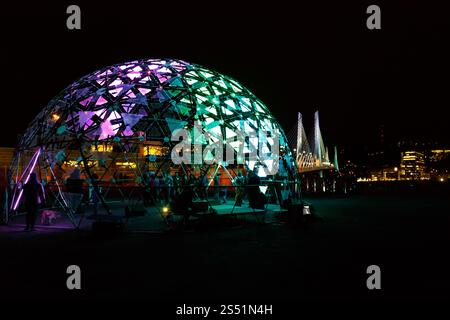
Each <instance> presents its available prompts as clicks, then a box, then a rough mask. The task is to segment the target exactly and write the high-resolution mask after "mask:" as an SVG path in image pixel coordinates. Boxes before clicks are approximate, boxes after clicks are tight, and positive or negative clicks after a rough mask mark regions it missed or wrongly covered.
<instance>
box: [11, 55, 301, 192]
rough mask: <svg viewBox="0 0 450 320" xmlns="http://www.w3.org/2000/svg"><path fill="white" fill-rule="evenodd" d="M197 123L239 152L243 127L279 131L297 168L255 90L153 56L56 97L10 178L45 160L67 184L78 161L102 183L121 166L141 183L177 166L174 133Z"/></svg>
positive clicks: (289, 164)
mask: <svg viewBox="0 0 450 320" xmlns="http://www.w3.org/2000/svg"><path fill="white" fill-rule="evenodd" d="M196 122H198V123H200V124H201V125H202V127H201V130H202V134H207V136H206V138H205V137H202V141H201V143H202V144H208V143H217V141H218V137H219V136H220V137H222V139H223V141H224V142H223V144H224V146H226V147H227V148H231V150H234V151H236V152H237V150H238V149H239V148H241V147H242V146H240V145H239V144H240V142H239V141H236V140H235V139H233V138H234V137H235V136H236V132H237V131H240V132H248V131H254V132H257V133H258V132H261V131H262V130H264V131H268V132H272V133H275V134H277V135H278V137H279V148H280V151H281V154H280V162H281V160H282V165H281V167H282V170H281V171H282V172H281V173H282V174H284V175H286V176H287V175H288V173H289V172H290V175H291V176H293V174H294V173H295V170H296V169H295V166H294V161H293V159H292V154H291V151H290V150H289V147H288V144H287V140H286V137H285V135H284V132H283V130H282V128H281V126H280V125H279V124H278V122H277V121H276V119H275V118H274V117H273V116H272V114H271V113H270V111H269V110H268V109H267V107H266V106H265V105H264V103H263V102H261V101H260V100H259V99H258V98H257V97H256V96H255V95H253V94H252V93H251V92H250V91H249V90H248V89H246V88H245V87H244V86H242V85H241V84H240V83H238V82H237V81H235V80H233V79H231V78H230V77H227V76H224V75H221V74H220V73H218V72H215V71H212V70H208V69H206V68H203V67H201V66H199V65H196V64H191V63H187V62H185V61H181V60H174V59H148V60H136V61H132V62H127V63H122V64H116V65H113V66H109V67H105V68H103V69H101V70H98V71H95V72H93V73H91V74H88V75H86V76H84V77H82V78H81V79H79V80H78V81H76V82H74V83H73V84H71V85H69V86H68V87H67V88H65V89H64V90H63V91H62V92H60V93H59V94H58V95H57V96H56V97H55V98H53V99H52V100H51V101H50V102H49V104H48V105H47V106H46V107H45V108H44V109H43V110H42V111H41V112H40V113H39V114H38V115H37V116H36V118H35V119H34V120H33V121H32V122H31V124H30V125H29V127H28V129H27V130H26V131H25V133H24V134H23V136H22V137H21V139H20V142H19V144H18V148H17V152H16V156H15V158H14V160H13V162H12V165H11V169H12V170H11V172H10V179H11V180H12V184H17V183H18V182H20V180H21V179H23V178H22V177H26V176H27V173H26V172H27V170H28V171H30V170H34V166H39V165H40V170H44V171H45V172H46V173H44V176H47V177H48V178H47V180H55V181H61V182H62V181H64V179H66V178H67V176H68V174H69V173H70V172H69V171H70V170H68V168H69V167H70V166H72V167H80V168H81V170H82V174H85V178H88V177H90V176H91V175H90V174H91V173H93V172H94V171H97V172H98V173H99V175H100V180H102V179H106V178H107V177H108V176H109V177H110V178H111V177H115V176H116V174H117V172H118V171H120V170H119V169H118V168H119V167H120V168H122V169H123V168H124V167H126V168H127V169H129V170H131V171H132V172H133V175H134V177H133V178H135V181H134V183H135V184H139V183H140V182H141V181H142V176H143V174H144V173H145V172H146V171H147V170H149V167H151V168H150V169H151V170H159V168H161V167H162V166H163V165H164V163H166V164H167V166H169V167H170V166H171V165H172V164H171V163H170V154H171V152H170V151H171V149H173V148H174V146H176V144H177V143H178V142H177V141H172V139H171V134H172V133H173V132H174V131H176V130H178V129H188V130H193V128H194V123H196ZM258 139H260V137H259V136H257V137H256V142H252V140H251V139H250V140H249V139H247V140H245V141H244V144H245V145H244V149H248V146H249V145H250V144H252V143H256V144H258V143H261V141H258ZM264 143H265V144H266V147H267V148H266V149H268V150H269V151H274V150H270V149H271V148H275V147H278V144H275V143H274V141H273V139H271V138H270V137H269V138H267V137H266V138H265V139H264ZM241 144H242V142H241ZM247 151H248V150H247ZM37 152H39V154H38V155H36V153H37ZM39 157H40V158H39ZM257 157H258V155H257ZM38 158H39V159H41V160H38ZM276 161H278V159H277V160H276ZM33 162H34V164H33ZM30 163H31V164H32V165H31V166H30ZM257 163H258V159H256V161H246V162H245V165H246V166H247V167H248V168H249V169H251V170H253V169H254V168H255V165H257ZM217 165H219V164H217ZM270 165H271V166H272V165H273V161H272V164H270ZM202 167H203V166H202ZM57 169H60V170H59V171H62V173H59V174H58V173H57V172H55V171H57ZM47 171H50V173H47ZM230 176H231V175H230Z"/></svg>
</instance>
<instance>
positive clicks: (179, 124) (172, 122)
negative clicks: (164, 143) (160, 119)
mask: <svg viewBox="0 0 450 320" xmlns="http://www.w3.org/2000/svg"><path fill="white" fill-rule="evenodd" d="M166 122H167V126H168V127H169V130H170V131H171V132H175V131H176V130H178V129H183V128H184V126H185V125H186V124H187V122H186V121H183V120H177V119H173V118H166Z"/></svg>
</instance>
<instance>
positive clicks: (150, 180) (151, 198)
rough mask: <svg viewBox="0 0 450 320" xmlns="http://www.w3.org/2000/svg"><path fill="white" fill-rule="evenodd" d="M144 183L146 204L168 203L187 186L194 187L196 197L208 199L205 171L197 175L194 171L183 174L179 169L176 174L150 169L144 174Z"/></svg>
mask: <svg viewBox="0 0 450 320" xmlns="http://www.w3.org/2000/svg"><path fill="white" fill-rule="evenodd" d="M142 183H143V185H144V202H145V204H146V205H151V204H161V203H164V204H168V203H170V202H171V201H172V200H173V199H175V197H177V196H178V195H179V194H180V193H181V192H182V191H183V189H184V188H186V187H190V188H192V191H193V197H194V198H199V199H206V196H207V195H206V188H207V187H208V179H207V177H206V174H205V173H201V174H200V176H199V177H195V175H193V174H192V173H189V174H182V175H181V174H180V173H179V172H178V171H177V172H175V174H172V173H170V172H169V171H162V172H160V173H159V174H158V175H156V174H155V172H153V171H149V172H146V173H145V174H144V178H143V181H142Z"/></svg>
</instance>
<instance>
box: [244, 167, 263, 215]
mask: <svg viewBox="0 0 450 320" xmlns="http://www.w3.org/2000/svg"><path fill="white" fill-rule="evenodd" d="M248 184H249V187H248V203H249V206H250V207H251V208H258V209H260V208H261V207H262V208H264V200H265V199H264V196H263V194H262V193H261V191H260V190H259V185H260V184H261V179H260V178H259V176H258V175H257V174H256V173H254V172H253V171H250V172H249V173H248Z"/></svg>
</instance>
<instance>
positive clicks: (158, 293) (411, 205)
mask: <svg viewBox="0 0 450 320" xmlns="http://www.w3.org/2000/svg"><path fill="white" fill-rule="evenodd" d="M311 202H312V203H314V205H315V206H316V208H317V211H318V213H320V215H321V216H322V217H323V218H324V221H323V222H315V223H313V224H310V225H307V226H303V227H297V228H292V227H288V226H286V225H259V226H258V225H246V226H244V227H235V228H232V229H226V230H224V229H222V230H210V231H204V232H199V233H184V234H162V235H161V234H159V235H158V234H127V235H123V236H121V237H116V238H112V239H97V238H93V237H92V235H91V234H89V233H86V232H75V231H67V230H66V231H61V232H51V233H49V232H47V233H34V234H27V233H23V232H19V231H17V232H15V233H0V246H1V260H0V261H1V263H0V274H1V275H2V276H1V278H2V279H1V282H0V296H1V299H2V300H4V299H5V298H10V299H23V298H34V299H50V300H52V301H53V300H54V299H56V300H59V299H71V300H72V299H73V298H87V299H110V298H111V299H145V300H151V301H153V302H155V301H159V300H165V301H167V300H170V301H181V302H188V301H191V302H192V301H195V302H198V303H208V302H217V303H223V302H224V301H240V302H245V301H254V302H258V303H264V302H265V303H268V302H269V303H271V302H273V301H279V300H286V299H288V300H302V299H313V300H314V299H316V300H323V299H324V298H329V299H333V300H335V299H347V298H351V299H364V300H366V299H369V300H370V299H374V298H375V299H377V300H379V299H396V298H402V299H404V298H407V299H409V298H415V299H416V298H427V299H434V298H439V299H448V298H449V296H450V293H449V288H450V275H449V270H450V263H449V261H448V259H447V256H448V244H449V243H450V241H449V238H450V237H449V233H448V227H449V225H450V223H449V222H450V221H449V220H450V218H449V212H450V201H448V198H446V197H444V196H420V197H419V196H414V197H412V196H401V195H396V196H393V195H378V196H354V197H351V198H336V199H313V200H311ZM71 264H77V265H79V266H80V267H81V270H82V290H81V291H79V292H73V291H69V290H67V289H66V287H65V282H66V276H67V275H66V273H65V271H66V268H67V266H68V265H71ZM371 264H376V265H379V266H380V267H381V272H382V277H381V285H382V290H380V291H378V292H374V291H369V290H367V289H366V279H367V275H366V273H365V272H366V268H367V266H369V265H371Z"/></svg>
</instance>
